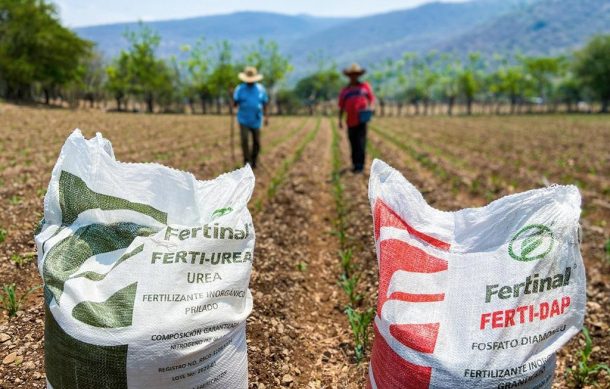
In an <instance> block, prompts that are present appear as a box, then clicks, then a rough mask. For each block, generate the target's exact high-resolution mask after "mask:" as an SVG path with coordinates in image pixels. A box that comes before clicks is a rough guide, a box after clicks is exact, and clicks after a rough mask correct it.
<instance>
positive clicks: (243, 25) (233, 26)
mask: <svg viewBox="0 0 610 389" xmlns="http://www.w3.org/2000/svg"><path fill="white" fill-rule="evenodd" d="M346 20H348V19H346V18H319V17H311V16H307V15H296V16H291V15H282V14H276V13H268V12H237V13H233V14H228V15H216V16H203V17H197V18H190V19H181V20H168V21H158V22H147V23H146V25H147V26H148V27H150V28H151V29H153V30H155V31H157V32H158V33H159V34H160V35H161V38H162V40H161V50H160V51H161V52H160V54H161V55H173V54H178V53H179V52H180V47H181V46H182V45H184V44H193V43H195V42H196V41H197V40H198V39H199V38H201V37H205V39H206V40H207V41H209V42H215V41H218V40H221V39H228V40H230V41H231V43H232V44H233V45H234V46H235V48H236V49H238V50H239V49H241V48H243V46H245V45H248V44H251V43H254V42H255V41H257V40H258V39H259V38H265V39H274V40H275V41H277V42H278V43H279V44H280V46H282V47H286V46H288V45H289V44H291V43H292V42H293V41H294V40H295V39H298V38H300V37H303V36H307V35H309V34H313V33H316V32H318V31H321V30H324V29H327V28H330V27H333V26H335V25H337V24H339V23H341V22H344V21H346ZM137 29H138V23H136V22H134V23H117V24H109V25H101V26H92V27H81V28H76V29H75V31H76V32H77V33H78V34H79V35H80V36H81V37H83V38H86V39H90V40H92V41H94V42H96V43H97V46H98V48H99V49H100V50H101V51H102V52H103V53H104V54H105V56H107V57H112V56H114V55H116V54H117V53H119V52H120V50H121V49H123V48H125V47H127V42H126V41H125V39H124V38H123V34H124V32H125V31H127V30H137Z"/></svg>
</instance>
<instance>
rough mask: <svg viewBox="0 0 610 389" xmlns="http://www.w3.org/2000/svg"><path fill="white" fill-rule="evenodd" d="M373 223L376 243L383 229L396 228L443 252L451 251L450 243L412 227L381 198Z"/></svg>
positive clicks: (377, 202)
mask: <svg viewBox="0 0 610 389" xmlns="http://www.w3.org/2000/svg"><path fill="white" fill-rule="evenodd" d="M373 222H374V223H375V240H376V241H378V240H379V235H380V231H381V227H396V228H400V229H403V230H406V231H407V232H408V233H409V234H411V235H413V236H415V237H416V238H418V239H420V240H423V241H424V242H426V243H429V244H431V245H432V246H435V247H437V248H439V249H441V250H449V248H450V247H451V245H450V244H449V243H446V242H443V241H442V240H439V239H437V238H435V237H433V236H430V235H428V234H425V233H423V232H421V231H418V230H416V229H415V228H413V227H411V226H410V225H409V224H408V223H407V222H406V221H404V220H403V219H402V218H401V217H400V216H398V214H397V213H396V212H395V211H394V210H393V209H392V208H390V207H389V206H388V205H387V204H386V203H384V202H383V201H382V200H381V199H379V198H378V199H377V200H376V201H375V205H374V211H373Z"/></svg>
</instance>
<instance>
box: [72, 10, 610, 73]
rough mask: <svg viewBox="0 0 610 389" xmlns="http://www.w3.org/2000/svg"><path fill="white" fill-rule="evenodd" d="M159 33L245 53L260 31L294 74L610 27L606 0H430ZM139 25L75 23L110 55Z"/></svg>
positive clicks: (539, 50) (580, 38)
mask: <svg viewBox="0 0 610 389" xmlns="http://www.w3.org/2000/svg"><path fill="white" fill-rule="evenodd" d="M146 24H147V25H148V26H149V27H150V28H152V29H153V30H156V31H157V32H158V33H159V34H160V35H161V37H162V41H161V47H160V50H159V54H160V55H162V56H170V55H180V47H181V46H182V45H184V44H193V43H195V42H196V41H197V40H198V39H199V38H200V37H202V36H203V37H205V38H206V41H207V42H210V43H213V42H215V41H219V40H221V39H228V40H229V41H230V42H231V43H232V44H233V47H234V49H235V51H236V57H238V58H239V57H240V54H241V53H242V52H243V49H244V47H247V46H248V45H251V44H252V43H254V42H256V41H257V40H258V39H259V38H265V39H273V40H275V41H277V42H278V44H279V45H280V49H281V50H282V51H283V52H284V53H285V54H286V55H288V56H289V57H290V58H291V62H292V63H293V65H294V67H295V71H294V72H293V73H292V75H291V78H292V79H295V78H297V77H301V76H303V75H305V74H307V73H308V72H310V71H311V70H312V69H313V68H314V67H315V65H314V64H313V63H311V62H310V61H309V60H308V58H309V56H310V55H311V54H312V53H322V55H324V56H325V57H326V58H328V59H330V60H332V61H334V62H335V63H336V64H337V65H339V66H344V65H347V64H349V63H351V62H354V61H357V62H360V63H361V64H363V65H365V66H369V65H371V64H373V63H376V62H378V61H380V60H384V59H386V58H398V57H400V56H401V55H402V54H403V53H404V52H406V51H415V52H428V51H431V50H437V51H443V52H455V53H457V54H459V55H464V54H465V53H468V52H472V51H480V52H483V53H514V52H517V51H518V52H522V53H525V54H538V55H541V54H545V55H546V54H557V53H565V52H568V51H571V50H573V49H574V48H576V47H579V46H581V45H582V44H583V43H585V42H586V41H587V40H588V39H589V38H590V37H591V36H592V35H594V34H599V33H609V32H610V1H608V0H471V1H468V2H463V3H443V2H435V3H428V4H425V5H422V6H419V7H416V8H412V9H407V10H401V11H394V12H388V13H383V14H378V15H372V16H365V17H359V18H322V17H314V16H308V15H282V14H277V13H268V12H238V13H233V14H228V15H217V16H205V17H197V18H190V19H184V20H169V21H158V22H148V23H146ZM137 28H138V24H137V23H121V24H112V25H103V26H93V27H83V28H77V29H76V32H77V33H78V34H79V35H80V36H82V37H84V38H86V39H90V40H92V41H94V42H97V44H98V47H99V49H100V50H101V51H102V52H103V53H104V54H105V55H106V57H112V56H114V55H116V54H117V53H118V52H119V51H120V50H121V49H122V48H125V47H126V46H127V42H126V41H125V39H123V37H122V34H123V33H124V32H125V30H127V29H130V30H134V29H137Z"/></svg>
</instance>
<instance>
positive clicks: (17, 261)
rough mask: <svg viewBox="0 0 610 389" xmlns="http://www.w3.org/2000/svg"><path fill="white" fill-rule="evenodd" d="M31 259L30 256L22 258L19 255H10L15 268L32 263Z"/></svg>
mask: <svg viewBox="0 0 610 389" xmlns="http://www.w3.org/2000/svg"><path fill="white" fill-rule="evenodd" d="M32 258H33V257H32V256H31V255H25V256H22V255H19V254H13V255H11V262H12V263H13V264H14V265H16V266H18V267H21V266H24V265H27V264H28V263H30V262H32Z"/></svg>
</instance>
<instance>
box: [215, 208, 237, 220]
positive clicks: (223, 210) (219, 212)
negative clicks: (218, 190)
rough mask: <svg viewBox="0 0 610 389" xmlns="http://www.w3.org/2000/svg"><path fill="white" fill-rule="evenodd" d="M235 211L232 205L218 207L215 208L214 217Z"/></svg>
mask: <svg viewBox="0 0 610 389" xmlns="http://www.w3.org/2000/svg"><path fill="white" fill-rule="evenodd" d="M231 211H233V208H231V207H226V208H218V209H217V210H215V211H214V212H213V213H212V218H217V217H221V216H224V215H226V214H227V213H229V212H231Z"/></svg>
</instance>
